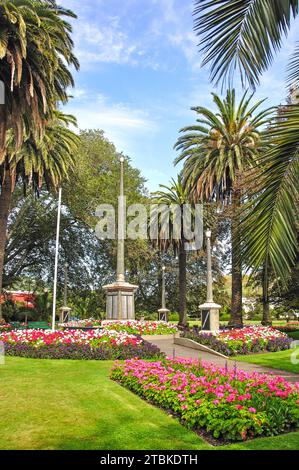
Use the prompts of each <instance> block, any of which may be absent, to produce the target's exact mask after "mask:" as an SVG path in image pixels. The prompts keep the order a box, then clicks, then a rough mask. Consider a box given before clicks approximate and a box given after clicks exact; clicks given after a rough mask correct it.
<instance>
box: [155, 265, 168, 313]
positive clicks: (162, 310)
mask: <svg viewBox="0 0 299 470" xmlns="http://www.w3.org/2000/svg"><path fill="white" fill-rule="evenodd" d="M165 270H166V268H165V266H163V267H162V308H160V310H158V313H159V317H158V319H159V321H166V322H168V316H169V313H170V311H169V310H168V309H167V308H166V288H165Z"/></svg>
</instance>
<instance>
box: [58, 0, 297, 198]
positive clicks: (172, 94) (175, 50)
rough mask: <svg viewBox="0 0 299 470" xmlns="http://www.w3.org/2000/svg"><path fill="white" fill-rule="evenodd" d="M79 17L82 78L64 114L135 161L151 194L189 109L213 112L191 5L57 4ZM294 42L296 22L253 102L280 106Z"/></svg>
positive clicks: (171, 171)
mask: <svg viewBox="0 0 299 470" xmlns="http://www.w3.org/2000/svg"><path fill="white" fill-rule="evenodd" d="M60 3H61V4H62V5H63V6H64V7H68V8H71V9H72V10H73V11H75V12H76V13H77V15H78V17H79V18H78V20H76V21H74V41H75V48H76V54H77V56H78V57H79V60H80V63H81V70H80V72H79V73H78V74H76V75H75V80H76V88H75V90H74V91H73V92H72V94H73V96H74V98H73V100H72V101H71V103H70V104H69V105H68V106H67V111H68V112H71V113H73V114H75V116H76V117H77V119H78V123H79V126H80V128H82V129H86V128H89V129H91V128H98V129H103V130H104V131H105V133H106V136H107V137H108V138H109V139H110V140H111V141H113V142H114V144H115V145H116V147H117V149H118V150H119V151H123V152H124V153H125V154H127V155H129V156H130V157H131V159H132V163H133V165H134V166H136V167H138V168H139V169H140V170H141V172H142V175H143V176H144V177H145V178H146V179H147V180H148V182H147V187H148V188H149V190H150V191H155V190H157V189H158V188H159V184H161V183H162V184H167V183H168V181H169V180H170V178H171V177H173V176H175V175H176V174H177V172H178V171H179V168H174V166H173V160H174V158H175V156H176V152H175V151H174V150H173V145H174V143H175V142H176V139H177V137H178V131H179V129H181V128H182V127H183V126H186V125H189V124H192V123H193V122H194V119H195V114H194V112H192V111H190V108H191V107H192V106H198V105H202V106H211V104H212V97H211V95H210V93H211V91H217V92H219V93H220V92H221V90H215V89H213V87H212V85H211V84H210V83H209V75H208V70H207V69H202V68H201V66H200V64H201V57H200V54H199V52H198V48H197V46H196V44H197V38H196V37H195V35H194V33H193V18H192V10H193V0H84V1H82V0H60ZM296 39H299V22H298V21H295V22H294V25H293V28H292V31H291V33H290V35H289V36H288V39H287V40H285V41H284V44H283V47H282V49H281V52H280V53H279V54H278V55H277V56H276V60H275V64H274V65H273V67H271V69H270V70H269V71H268V72H267V73H265V74H264V76H263V78H262V80H261V86H260V87H259V88H258V90H257V92H256V98H266V97H269V100H268V104H269V106H270V105H273V104H279V103H280V102H283V101H284V99H285V96H286V87H285V69H286V63H287V60H288V58H289V56H290V54H291V53H292V51H293V48H294V45H295V41H296Z"/></svg>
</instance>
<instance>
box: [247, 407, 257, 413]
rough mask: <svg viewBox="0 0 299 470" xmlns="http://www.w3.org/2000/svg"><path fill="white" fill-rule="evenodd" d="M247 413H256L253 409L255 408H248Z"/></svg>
mask: <svg viewBox="0 0 299 470" xmlns="http://www.w3.org/2000/svg"><path fill="white" fill-rule="evenodd" d="M248 411H249V412H250V413H256V409H255V408H248Z"/></svg>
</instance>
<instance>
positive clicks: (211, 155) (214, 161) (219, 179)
mask: <svg viewBox="0 0 299 470" xmlns="http://www.w3.org/2000/svg"><path fill="white" fill-rule="evenodd" d="M212 96H213V99H214V103H215V105H216V108H217V112H216V113H214V112H212V111H210V110H209V109H207V108H203V107H200V106H199V107H196V108H193V110H194V111H196V113H197V114H198V115H199V118H198V119H197V124H196V125H194V126H190V127H186V128H184V129H182V130H181V132H182V133H183V136H182V137H180V138H179V140H178V142H177V144H176V146H175V148H176V150H178V151H180V152H181V155H180V156H179V157H178V158H177V159H176V164H177V163H179V162H181V161H184V162H185V163H184V169H183V183H184V188H185V191H186V194H188V196H189V197H192V199H193V200H194V201H209V202H211V201H216V202H217V203H218V204H219V205H220V206H222V207H227V206H229V207H230V211H229V213H228V215H229V217H230V219H231V243H232V308H231V311H232V318H231V322H230V324H231V325H232V326H240V325H242V323H243V320H242V261H241V239H240V209H241V203H242V197H243V196H244V192H245V184H244V174H245V173H246V172H247V171H248V170H249V169H250V168H252V167H253V166H254V164H255V163H256V161H257V160H258V159H259V157H260V155H261V154H262V153H263V152H264V151H265V148H266V138H265V136H264V134H263V132H261V129H262V127H263V126H264V125H265V124H266V123H267V122H268V119H269V115H270V113H271V110H269V109H268V110H264V111H261V112H258V113H256V111H257V109H258V108H259V107H260V105H261V104H262V103H263V101H259V102H257V103H255V104H253V105H252V104H251V99H252V96H249V97H248V96H247V93H245V94H244V95H243V97H242V99H241V101H240V103H239V104H237V103H236V96H235V90H228V91H227V94H226V98H225V99H224V100H222V99H221V98H220V97H219V96H218V95H216V94H212Z"/></svg>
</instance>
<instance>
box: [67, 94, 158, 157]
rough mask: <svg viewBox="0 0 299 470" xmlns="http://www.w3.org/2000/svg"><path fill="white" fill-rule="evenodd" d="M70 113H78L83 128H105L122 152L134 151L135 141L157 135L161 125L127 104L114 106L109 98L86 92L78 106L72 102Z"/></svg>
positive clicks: (76, 114) (79, 123) (140, 110)
mask: <svg viewBox="0 0 299 470" xmlns="http://www.w3.org/2000/svg"><path fill="white" fill-rule="evenodd" d="M67 110H68V112H70V113H72V114H74V115H75V116H76V117H77V120H78V127H79V128H80V129H102V130H104V131H105V134H106V135H107V137H108V138H109V139H110V140H112V141H113V142H114V143H115V145H116V147H117V148H118V150H120V151H124V152H126V153H129V152H130V149H131V143H132V142H133V141H134V139H136V138H138V137H142V136H143V135H149V134H154V133H155V132H156V131H157V130H158V127H157V124H156V122H154V121H153V120H151V119H150V117H149V114H148V113H147V112H146V111H144V110H142V109H137V108H135V107H133V106H132V105H130V104H126V103H110V102H109V100H108V99H107V97H105V96H103V95H100V94H99V95H97V96H96V97H94V96H91V95H90V94H88V93H86V94H85V98H84V99H83V100H80V102H79V103H78V104H75V103H70V104H69V105H68V109H67Z"/></svg>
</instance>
